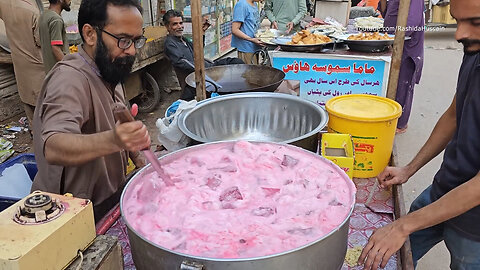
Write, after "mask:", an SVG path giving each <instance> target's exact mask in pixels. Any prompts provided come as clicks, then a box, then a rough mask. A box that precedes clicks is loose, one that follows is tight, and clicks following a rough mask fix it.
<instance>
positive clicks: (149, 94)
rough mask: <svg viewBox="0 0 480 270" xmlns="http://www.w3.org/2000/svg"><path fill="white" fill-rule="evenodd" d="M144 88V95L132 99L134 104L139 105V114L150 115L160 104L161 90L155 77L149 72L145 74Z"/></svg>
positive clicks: (143, 77)
mask: <svg viewBox="0 0 480 270" xmlns="http://www.w3.org/2000/svg"><path fill="white" fill-rule="evenodd" d="M142 87H143V91H142V93H141V94H140V95H138V96H137V97H135V98H134V99H132V103H137V105H138V111H139V112H141V113H149V112H152V111H154V110H155V108H156V107H157V105H158V103H159V102H160V99H161V95H160V88H159V87H158V84H157V82H156V81H155V79H154V78H153V76H152V75H150V74H149V73H148V72H144V73H143V76H142Z"/></svg>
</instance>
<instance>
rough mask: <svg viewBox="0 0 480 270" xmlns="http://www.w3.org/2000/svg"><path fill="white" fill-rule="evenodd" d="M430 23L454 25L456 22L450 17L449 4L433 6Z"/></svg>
mask: <svg viewBox="0 0 480 270" xmlns="http://www.w3.org/2000/svg"><path fill="white" fill-rule="evenodd" d="M432 13H433V16H432V22H433V23H443V24H456V23H457V21H456V20H455V19H454V18H453V17H452V15H450V4H448V5H446V6H433V9H432Z"/></svg>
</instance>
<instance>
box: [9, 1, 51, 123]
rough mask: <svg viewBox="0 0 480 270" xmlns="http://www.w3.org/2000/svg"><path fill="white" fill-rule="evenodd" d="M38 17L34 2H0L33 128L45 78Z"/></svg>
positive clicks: (22, 93) (22, 94) (20, 88)
mask: <svg viewBox="0 0 480 270" xmlns="http://www.w3.org/2000/svg"><path fill="white" fill-rule="evenodd" d="M39 16H40V11H39V8H38V6H37V4H36V3H35V1H34V0H0V19H2V20H3V21H4V22H5V28H6V30H7V38H8V41H9V44H10V49H11V51H12V60H13V69H14V71H15V78H16V80H17V87H18V93H19V94H20V99H21V100H22V102H23V104H24V106H23V107H24V109H25V114H26V115H27V118H28V121H29V123H30V124H31V123H32V118H33V112H34V111H35V104H36V102H37V98H38V94H39V93H40V89H41V87H42V83H43V79H44V77H45V72H44V69H43V62H42V54H41V50H40V38H39V36H38V27H37V26H38V18H39Z"/></svg>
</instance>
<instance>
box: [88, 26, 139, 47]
mask: <svg viewBox="0 0 480 270" xmlns="http://www.w3.org/2000/svg"><path fill="white" fill-rule="evenodd" d="M97 29H98V30H100V31H102V32H103V33H105V34H107V35H109V36H111V37H113V38H116V39H117V41H118V43H117V46H118V48H120V49H122V50H126V49H128V48H130V46H132V44H134V46H135V48H136V49H140V48H142V47H143V45H145V42H146V41H147V38H146V37H144V36H141V37H138V38H135V39H131V38H126V37H117V36H116V35H114V34H112V33H109V32H107V31H105V30H103V29H100V28H97Z"/></svg>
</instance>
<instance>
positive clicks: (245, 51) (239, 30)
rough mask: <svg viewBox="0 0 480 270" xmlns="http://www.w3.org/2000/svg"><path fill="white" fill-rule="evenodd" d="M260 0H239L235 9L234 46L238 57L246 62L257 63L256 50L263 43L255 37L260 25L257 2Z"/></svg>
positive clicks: (233, 24) (233, 25)
mask: <svg viewBox="0 0 480 270" xmlns="http://www.w3.org/2000/svg"><path fill="white" fill-rule="evenodd" d="M259 1H260V0H239V1H238V3H237V4H236V5H235V8H234V9H233V23H232V34H233V37H232V47H234V48H237V51H238V58H240V59H242V60H243V62H245V63H246V64H256V63H257V60H256V58H255V57H254V53H255V51H256V50H258V49H260V46H261V45H263V43H262V42H261V41H260V40H259V39H258V38H256V37H255V33H256V32H257V30H258V27H259V26H260V13H259V11H258V6H257V3H256V2H259Z"/></svg>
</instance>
